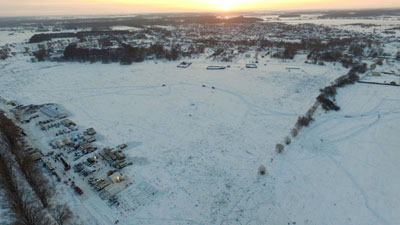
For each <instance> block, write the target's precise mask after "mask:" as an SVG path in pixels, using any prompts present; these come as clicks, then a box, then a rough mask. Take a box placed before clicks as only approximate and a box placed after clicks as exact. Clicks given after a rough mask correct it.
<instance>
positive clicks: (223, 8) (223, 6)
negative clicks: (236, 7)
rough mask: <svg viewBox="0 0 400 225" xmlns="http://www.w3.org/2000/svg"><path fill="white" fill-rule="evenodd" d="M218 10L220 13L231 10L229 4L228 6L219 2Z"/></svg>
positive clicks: (226, 3)
mask: <svg viewBox="0 0 400 225" xmlns="http://www.w3.org/2000/svg"><path fill="white" fill-rule="evenodd" d="M219 9H220V10H221V11H229V10H230V9H231V4H229V3H228V2H221V3H220V5H219Z"/></svg>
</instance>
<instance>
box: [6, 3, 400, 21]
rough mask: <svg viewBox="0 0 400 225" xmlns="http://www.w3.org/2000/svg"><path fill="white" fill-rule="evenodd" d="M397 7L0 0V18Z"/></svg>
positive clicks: (396, 5)
mask: <svg viewBox="0 0 400 225" xmlns="http://www.w3.org/2000/svg"><path fill="white" fill-rule="evenodd" d="M363 8H400V0H0V17H4V16H39V15H40V16H44V15H98V14H130V13H160V12H216V11H217V12H223V11H225V12H229V11H261V10H307V9H363Z"/></svg>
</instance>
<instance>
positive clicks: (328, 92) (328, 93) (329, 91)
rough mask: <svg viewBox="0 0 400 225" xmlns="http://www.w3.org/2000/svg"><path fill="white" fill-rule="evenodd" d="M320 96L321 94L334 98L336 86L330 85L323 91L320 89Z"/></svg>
mask: <svg viewBox="0 0 400 225" xmlns="http://www.w3.org/2000/svg"><path fill="white" fill-rule="evenodd" d="M320 92H321V94H323V95H324V96H331V97H333V96H335V95H336V93H337V92H336V86H335V85H331V86H328V87H325V88H324V89H320Z"/></svg>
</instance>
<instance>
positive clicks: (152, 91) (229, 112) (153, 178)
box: [0, 56, 345, 224]
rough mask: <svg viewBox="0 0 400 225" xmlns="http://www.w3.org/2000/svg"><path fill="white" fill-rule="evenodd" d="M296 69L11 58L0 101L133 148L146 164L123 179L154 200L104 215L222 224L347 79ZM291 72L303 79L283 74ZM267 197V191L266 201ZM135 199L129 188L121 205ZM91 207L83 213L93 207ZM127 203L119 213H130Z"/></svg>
mask: <svg viewBox="0 0 400 225" xmlns="http://www.w3.org/2000/svg"><path fill="white" fill-rule="evenodd" d="M13 60H14V61H13ZM303 62H304V58H303V56H299V58H298V60H296V61H295V62H287V63H283V62H281V61H278V60H276V61H273V60H271V61H270V62H267V61H266V60H265V62H260V65H262V66H260V67H259V68H258V69H254V70H249V69H244V67H245V62H238V63H237V64H232V65H231V68H227V69H226V70H223V71H208V70H206V69H205V68H206V67H207V66H208V65H209V64H208V63H206V62H204V60H203V61H202V60H198V61H194V62H193V65H192V66H191V67H189V68H187V69H179V68H176V63H169V62H166V63H164V62H160V63H157V64H155V62H152V61H150V62H145V63H141V64H134V65H132V66H120V65H119V64H108V65H105V64H79V63H30V62H25V61H24V59H18V58H12V59H10V60H8V61H6V62H1V63H2V68H3V69H2V74H1V76H0V80H1V85H2V88H1V93H0V95H1V96H3V97H4V98H6V99H12V100H16V101H18V102H20V103H23V104H41V103H49V102H50V103H58V104H61V105H63V106H64V107H65V108H66V109H67V110H68V111H70V112H71V113H72V114H73V115H72V116H71V118H72V119H73V120H74V121H76V122H77V123H78V124H79V125H82V126H85V127H95V128H96V130H98V131H99V133H100V134H101V135H102V136H103V137H104V140H103V144H104V145H117V144H120V143H125V142H127V143H133V142H138V143H140V144H139V146H137V147H135V148H131V149H130V150H129V151H128V154H129V155H130V156H131V157H142V158H145V159H146V160H148V161H149V163H148V164H147V165H143V166H132V167H128V168H126V169H124V172H125V173H126V174H128V175H129V176H130V177H132V178H133V180H134V181H135V180H137V181H138V183H139V181H140V180H145V181H146V182H145V184H151V186H152V187H154V188H156V189H157V190H158V194H157V195H156V196H154V197H153V198H154V199H146V203H145V204H143V206H140V207H137V209H136V210H135V211H133V212H129V213H127V212H124V211H122V212H120V211H119V210H118V209H117V210H115V209H113V210H111V209H109V211H114V212H115V214H116V215H117V216H118V218H119V219H120V221H126V224H130V223H129V222H128V221H132V220H133V219H134V218H136V220H137V221H136V222H135V223H137V224H142V223H147V224H149V223H154V224H165V221H166V220H169V221H170V222H171V223H172V222H176V223H178V224H180V223H183V222H184V221H191V222H192V223H200V224H212V223H228V224H229V223H231V222H228V220H227V219H228V218H229V216H230V214H231V213H232V212H233V210H234V208H235V207H236V204H238V203H239V202H240V201H242V200H243V199H242V198H243V196H244V195H245V193H247V192H248V191H251V190H253V191H254V188H257V189H259V188H261V187H264V186H262V184H261V183H260V180H259V178H258V177H257V168H258V166H259V165H260V164H266V165H267V167H268V165H269V162H270V160H271V158H272V157H274V155H275V152H274V146H275V144H276V143H277V142H279V141H280V140H281V139H282V137H283V136H285V135H287V134H288V132H289V130H290V128H292V126H293V124H294V123H295V121H296V120H297V117H298V116H299V115H301V114H303V113H304V112H305V111H306V110H307V109H308V108H309V107H310V105H312V104H313V102H314V98H315V96H316V95H317V94H318V90H319V88H321V87H324V86H325V85H327V84H328V83H329V82H330V81H332V80H333V79H334V78H335V77H337V76H339V75H342V74H344V73H345V70H343V69H340V68H338V69H336V68H334V67H333V66H325V67H321V66H316V65H305V64H304V63H303ZM264 64H267V65H266V66H264ZM295 66H298V67H299V68H301V70H297V71H296V70H292V71H291V72H289V71H288V70H287V69H286V67H295ZM163 84H165V87H164V86H163ZM203 85H205V87H203ZM213 87H214V88H215V89H213ZM138 185H139V184H138ZM260 185H261V186H260ZM271 188H272V186H270V185H268V186H265V190H264V191H266V193H269V194H272V191H273V190H272V189H271ZM144 189H145V188H144ZM134 191H135V186H132V187H131V188H128V189H127V190H126V191H124V192H123V193H122V194H121V198H120V199H124V198H128V197H129V195H130V194H131V195H134V193H133V192H134ZM142 194H143V193H139V194H138V195H139V196H140V195H142ZM93 198H95V197H93ZM270 198H271V197H267V198H265V199H264V200H265V201H266V202H269V201H270ZM92 201H94V200H91V199H89V200H87V201H85V202H84V203H83V205H84V207H86V208H90V207H92V206H93V205H98V204H92ZM128 201H130V199H128ZM132 202H133V203H129V202H128V203H127V206H126V207H127V208H129V207H136V206H135V203H134V202H135V200H134V199H132ZM86 204H87V205H86ZM92 212H93V213H96V210H94V211H93V210H92ZM119 213H122V214H123V215H120V214H119ZM260 216H261V217H260V218H262V219H265V218H266V217H264V215H260ZM251 217H253V216H251ZM140 218H142V219H140ZM248 218H250V217H248ZM100 223H101V221H100ZM104 224H107V222H105V223H104Z"/></svg>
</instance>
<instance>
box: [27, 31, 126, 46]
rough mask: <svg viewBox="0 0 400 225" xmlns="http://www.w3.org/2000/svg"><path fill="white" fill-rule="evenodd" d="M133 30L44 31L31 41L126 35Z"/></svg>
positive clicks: (35, 35)
mask: <svg viewBox="0 0 400 225" xmlns="http://www.w3.org/2000/svg"><path fill="white" fill-rule="evenodd" d="M132 33H133V32H130V31H125V30H119V31H118V30H116V31H107V30H106V31H81V32H76V33H42V34H34V35H33V36H32V37H31V38H30V39H29V43H40V42H43V41H50V40H52V39H53V38H79V39H82V38H84V37H87V36H101V35H107V36H112V35H125V34H132Z"/></svg>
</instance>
